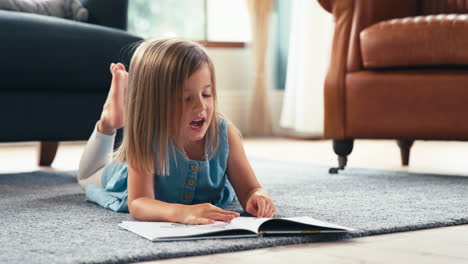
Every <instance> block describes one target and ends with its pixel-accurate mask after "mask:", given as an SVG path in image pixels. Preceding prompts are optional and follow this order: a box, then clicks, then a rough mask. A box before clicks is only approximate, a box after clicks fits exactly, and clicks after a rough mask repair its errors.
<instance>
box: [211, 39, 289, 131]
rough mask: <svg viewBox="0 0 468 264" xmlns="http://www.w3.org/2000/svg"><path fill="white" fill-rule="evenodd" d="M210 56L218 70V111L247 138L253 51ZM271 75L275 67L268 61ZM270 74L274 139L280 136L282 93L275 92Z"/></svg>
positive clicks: (220, 52)
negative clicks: (275, 136)
mask: <svg viewBox="0 0 468 264" xmlns="http://www.w3.org/2000/svg"><path fill="white" fill-rule="evenodd" d="M208 53H209V55H210V57H211V59H212V60H213V64H214V66H215V70H216V82H217V88H218V110H219V111H220V112H221V113H222V114H224V115H225V116H226V117H227V118H228V119H229V120H231V121H232V122H233V123H234V124H235V125H236V126H237V127H238V128H239V130H240V131H241V132H242V133H244V134H245V135H248V124H249V118H250V117H249V111H250V103H251V99H252V94H253V91H252V87H253V57H252V52H251V50H250V48H248V47H247V48H209V49H208ZM267 63H268V69H269V72H270V73H271V72H272V64H271V63H270V62H269V61H268V62H267ZM271 75H272V74H269V78H268V81H267V83H268V87H269V92H270V93H269V94H270V97H269V102H270V105H271V109H272V120H273V128H274V133H275V135H279V134H281V129H280V128H279V119H280V115H281V107H282V101H283V93H284V92H283V90H277V89H273V88H272V87H273V78H272V76H271Z"/></svg>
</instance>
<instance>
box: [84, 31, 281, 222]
mask: <svg viewBox="0 0 468 264" xmlns="http://www.w3.org/2000/svg"><path fill="white" fill-rule="evenodd" d="M110 71H111V73H112V84H111V88H110V91H109V95H108V97H107V100H106V103H105V104H104V108H103V111H102V115H101V118H100V120H99V121H98V122H97V124H96V127H95V129H94V131H93V133H92V135H91V137H90V139H89V141H88V143H87V145H86V147H85V150H84V153H83V156H82V158H81V161H80V166H79V169H78V175H77V177H78V182H79V183H80V185H81V186H82V187H83V188H85V192H86V198H87V200H89V201H92V202H95V203H97V204H99V205H101V206H103V207H105V208H109V209H111V210H114V211H123V212H126V211H129V212H130V214H131V216H132V217H133V218H134V219H136V220H142V221H167V222H179V223H185V224H209V223H213V222H214V221H215V220H218V221H230V220H232V219H234V218H235V217H238V216H239V214H238V213H236V212H231V211H227V210H223V209H221V207H223V206H225V205H228V204H230V203H231V202H232V201H233V200H234V199H235V196H236V195H237V199H238V200H239V202H240V204H241V205H242V207H243V208H244V210H245V211H247V212H248V213H250V214H252V215H254V216H257V217H272V216H273V215H275V213H276V208H275V205H274V203H273V201H272V200H271V198H270V197H269V196H268V194H267V193H266V191H265V190H264V189H262V187H261V185H260V183H259V182H258V180H257V178H256V177H255V174H254V172H253V170H252V168H251V166H250V164H249V162H248V160H247V158H246V155H245V152H244V149H243V146H242V141H241V137H240V135H239V133H238V131H237V129H236V128H235V127H234V126H233V125H232V124H230V123H228V122H226V120H224V119H222V118H221V117H220V115H219V114H218V113H217V112H216V82H215V72H214V68H213V63H212V62H211V60H210V58H209V57H208V55H207V54H206V52H205V51H204V49H203V48H202V47H201V46H200V45H199V44H197V43H195V42H191V41H187V40H180V39H163V40H148V41H145V42H142V43H141V44H140V45H139V46H138V48H137V49H136V51H135V53H134V55H133V57H132V60H131V62H130V70H129V73H127V72H126V70H125V67H124V65H122V64H121V63H118V64H114V63H112V64H111V66H110ZM124 124H125V133H124V136H123V142H122V145H121V146H120V147H119V148H118V149H117V150H116V152H115V153H114V161H112V159H113V157H112V156H113V155H112V154H113V144H114V137H115V132H116V129H119V128H122V127H123V126H124Z"/></svg>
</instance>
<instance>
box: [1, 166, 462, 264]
mask: <svg viewBox="0 0 468 264" xmlns="http://www.w3.org/2000/svg"><path fill="white" fill-rule="evenodd" d="M252 166H253V167H254V169H255V171H256V173H257V177H258V178H259V179H260V181H261V182H262V184H263V185H264V187H265V188H266V189H267V190H268V191H269V193H270V195H271V196H272V197H273V200H274V201H275V203H276V205H277V207H278V209H279V215H278V216H279V217H292V216H310V217H313V218H316V219H320V220H323V221H329V222H332V223H336V224H339V225H344V226H349V227H352V228H356V229H359V231H358V232H354V233H351V234H346V235H336V234H329V235H327V234H316V235H308V236H281V237H269V238H267V237H264V238H243V239H227V240H215V239H210V240H199V241H177V242H157V243H153V242H150V241H149V240H146V239H144V238H141V237H139V236H137V235H136V234H134V233H131V232H128V231H125V230H123V229H120V228H119V227H118V226H117V224H118V223H120V222H121V221H123V220H131V218H130V216H129V215H128V214H124V213H115V212H112V211H110V210H106V209H102V208H101V207H99V206H97V205H95V204H92V203H89V202H86V201H85V197H84V193H83V191H82V190H81V189H80V187H79V186H78V184H77V182H76V180H75V172H61V173H58V172H44V171H36V172H31V173H18V174H2V175H0V212H1V213H0V215H1V221H2V228H1V229H0V245H2V247H1V248H0V263H23V262H28V263H83V262H84V263H127V262H137V261H147V260H156V259H165V258H174V257H185V256H196V255H205V254H213V253H222V252H233V251H240V250H247V249H255V248H264V247H272V246H279V245H289V244H301V243H311V242H321V241H329V240H338V239H349V238H353V237H360V236H368V235H376V234H384V233H392V232H402V231H409V230H417V229H425V228H432V227H440V226H450V225H459V224H467V223H468V177H466V176H444V175H433V174H414V173H406V172H392V171H383V170H370V169H358V168H347V169H346V170H345V171H344V172H340V174H338V175H329V174H328V168H327V167H317V166H314V165H310V164H305V163H288V162H278V161H268V160H253V161H252ZM227 209H229V210H234V211H238V212H242V209H241V207H240V205H239V204H238V203H237V202H235V203H234V204H232V205H230V206H229V207H228V208H227Z"/></svg>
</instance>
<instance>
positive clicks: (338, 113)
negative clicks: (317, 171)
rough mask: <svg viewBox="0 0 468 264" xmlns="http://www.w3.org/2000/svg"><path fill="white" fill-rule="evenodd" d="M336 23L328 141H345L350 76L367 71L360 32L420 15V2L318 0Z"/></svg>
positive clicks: (327, 97)
mask: <svg viewBox="0 0 468 264" xmlns="http://www.w3.org/2000/svg"><path fill="white" fill-rule="evenodd" d="M318 2H319V4H320V5H321V6H322V7H323V8H324V9H325V10H327V11H328V12H330V13H332V14H333V16H334V21H335V31H334V34H333V43H332V52H331V58H330V64H329V69H328V73H327V76H326V78H325V91H324V96H325V102H324V104H325V128H324V134H325V137H326V138H333V139H344V138H346V135H345V121H344V120H345V114H346V113H345V105H346V104H345V78H346V73H348V72H356V71H360V70H362V69H363V67H362V58H361V50H360V41H359V34H360V32H361V31H362V30H363V29H364V28H366V27H368V26H370V25H373V24H375V23H377V22H379V21H383V20H388V19H392V18H400V17H406V16H414V15H417V12H418V7H419V0H392V1H386V0H385V1H378V0H318Z"/></svg>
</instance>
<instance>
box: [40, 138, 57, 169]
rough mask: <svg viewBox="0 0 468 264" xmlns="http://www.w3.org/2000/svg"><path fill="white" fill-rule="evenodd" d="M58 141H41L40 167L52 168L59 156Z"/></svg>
mask: <svg viewBox="0 0 468 264" xmlns="http://www.w3.org/2000/svg"><path fill="white" fill-rule="evenodd" d="M58 144H59V143H58V141H41V142H40V143H39V149H38V159H37V160H38V164H39V166H50V165H51V164H52V162H53V161H54V158H55V154H57V148H58Z"/></svg>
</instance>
